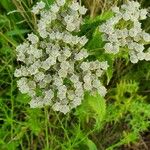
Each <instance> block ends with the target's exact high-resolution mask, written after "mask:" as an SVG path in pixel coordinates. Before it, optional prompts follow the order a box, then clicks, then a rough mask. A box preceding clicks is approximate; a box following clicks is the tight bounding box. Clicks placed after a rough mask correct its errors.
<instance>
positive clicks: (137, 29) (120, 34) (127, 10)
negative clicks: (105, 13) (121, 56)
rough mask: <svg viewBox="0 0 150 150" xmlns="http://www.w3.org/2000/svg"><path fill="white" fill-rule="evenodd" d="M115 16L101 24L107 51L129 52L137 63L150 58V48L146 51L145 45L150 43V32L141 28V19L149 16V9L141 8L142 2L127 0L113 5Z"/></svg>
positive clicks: (114, 52) (131, 58)
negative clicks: (121, 3)
mask: <svg viewBox="0 0 150 150" xmlns="http://www.w3.org/2000/svg"><path fill="white" fill-rule="evenodd" d="M112 11H113V13H114V16H113V17H111V18H110V19H108V20H107V21H106V22H105V23H104V24H102V25H100V27H99V30H100V32H103V33H104V34H103V40H104V41H106V44H105V46H104V49H105V52H106V53H110V54H117V53H119V52H120V51H124V52H128V53H129V56H130V61H131V62H132V63H137V62H138V61H139V60H146V61H149V60H150V50H149V49H147V50H146V52H145V47H144V45H147V44H149V43H150V34H149V33H146V32H145V31H144V30H142V28H141V22H140V20H144V19H146V18H147V14H148V12H147V10H146V9H140V4H139V3H138V2H135V1H127V2H126V3H125V4H123V5H121V7H120V8H119V7H117V6H115V7H113V8H112Z"/></svg>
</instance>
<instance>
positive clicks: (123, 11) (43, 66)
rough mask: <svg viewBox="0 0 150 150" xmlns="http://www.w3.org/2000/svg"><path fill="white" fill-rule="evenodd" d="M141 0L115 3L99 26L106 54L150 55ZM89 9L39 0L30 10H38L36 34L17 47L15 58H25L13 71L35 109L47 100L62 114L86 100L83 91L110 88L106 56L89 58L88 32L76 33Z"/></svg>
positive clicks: (138, 57)
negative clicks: (104, 77) (105, 80)
mask: <svg viewBox="0 0 150 150" xmlns="http://www.w3.org/2000/svg"><path fill="white" fill-rule="evenodd" d="M139 7H140V5H139V3H138V2H134V1H132V2H130V1H129V2H127V3H126V4H123V5H122V6H121V8H120V9H119V8H118V7H113V8H112V11H113V12H114V16H113V17H112V18H110V19H109V20H107V21H106V22H105V23H103V24H102V25H100V28H99V29H100V32H103V35H104V36H103V37H105V39H104V40H105V41H106V44H105V46H104V49H105V52H107V53H114V54H116V53H118V52H119V51H121V50H122V49H125V50H126V51H128V52H129V55H130V60H131V62H132V63H136V62H138V60H144V59H145V60H150V51H147V52H144V45H145V44H147V43H149V42H150V35H149V34H148V33H146V32H145V31H143V30H142V29H141V23H140V22H139V20H142V19H145V18H146V14H147V11H146V10H145V9H139ZM86 11H87V9H86V8H85V7H84V6H81V5H80V4H79V3H78V2H77V1H70V2H66V0H56V2H55V3H54V4H53V5H51V6H50V7H49V8H48V9H46V8H45V3H44V2H42V1H41V2H38V3H37V4H36V5H35V6H34V7H33V9H32V13H34V14H35V15H38V17H40V19H38V23H37V33H36V34H35V33H31V34H28V37H27V39H26V41H25V42H24V43H23V44H21V45H19V46H17V48H16V52H17V60H18V61H20V62H22V65H21V67H20V68H19V69H16V70H15V73H14V75H15V76H16V77H18V78H19V80H18V81H17V85H18V88H19V90H20V91H21V92H22V93H25V94H28V95H29V96H30V97H31V101H30V106H31V107H32V108H36V107H39V108H41V107H44V106H46V105H49V106H51V107H52V109H53V110H55V111H60V112H62V113H64V114H66V113H67V112H69V111H70V110H71V109H73V108H76V107H77V106H79V105H80V104H81V103H82V99H83V98H84V93H85V92H86V91H88V92H89V93H91V94H96V93H99V94H100V95H101V96H105V94H106V88H105V87H104V86H103V85H102V83H101V82H100V79H101V76H102V75H103V73H104V72H105V71H106V70H107V68H108V64H107V60H106V61H103V62H100V61H98V60H91V59H89V55H90V54H89V53H88V52H87V50H86V49H85V48H84V47H85V44H86V43H87V42H88V39H87V38H86V36H81V37H79V36H77V33H78V32H79V31H80V26H81V24H83V23H84V22H83V19H82V16H83V15H85V13H86Z"/></svg>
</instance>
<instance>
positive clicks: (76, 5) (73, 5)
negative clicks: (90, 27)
mask: <svg viewBox="0 0 150 150" xmlns="http://www.w3.org/2000/svg"><path fill="white" fill-rule="evenodd" d="M70 8H71V9H72V10H75V11H77V10H79V8H80V5H79V3H77V2H76V3H73V4H72V5H71V6H70Z"/></svg>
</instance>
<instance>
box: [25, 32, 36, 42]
mask: <svg viewBox="0 0 150 150" xmlns="http://www.w3.org/2000/svg"><path fill="white" fill-rule="evenodd" d="M27 39H28V40H29V41H30V42H31V43H32V44H37V43H38V41H39V38H38V36H37V35H35V34H33V33H31V34H28V38H27Z"/></svg>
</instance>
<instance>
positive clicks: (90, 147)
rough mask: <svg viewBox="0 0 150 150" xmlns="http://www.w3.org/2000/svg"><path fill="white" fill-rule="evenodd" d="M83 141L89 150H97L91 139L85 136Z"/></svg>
mask: <svg viewBox="0 0 150 150" xmlns="http://www.w3.org/2000/svg"><path fill="white" fill-rule="evenodd" d="M85 143H86V145H87V146H88V148H89V150H97V147H96V145H95V143H94V142H93V141H92V140H90V139H88V138H87V139H86V140H85Z"/></svg>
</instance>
